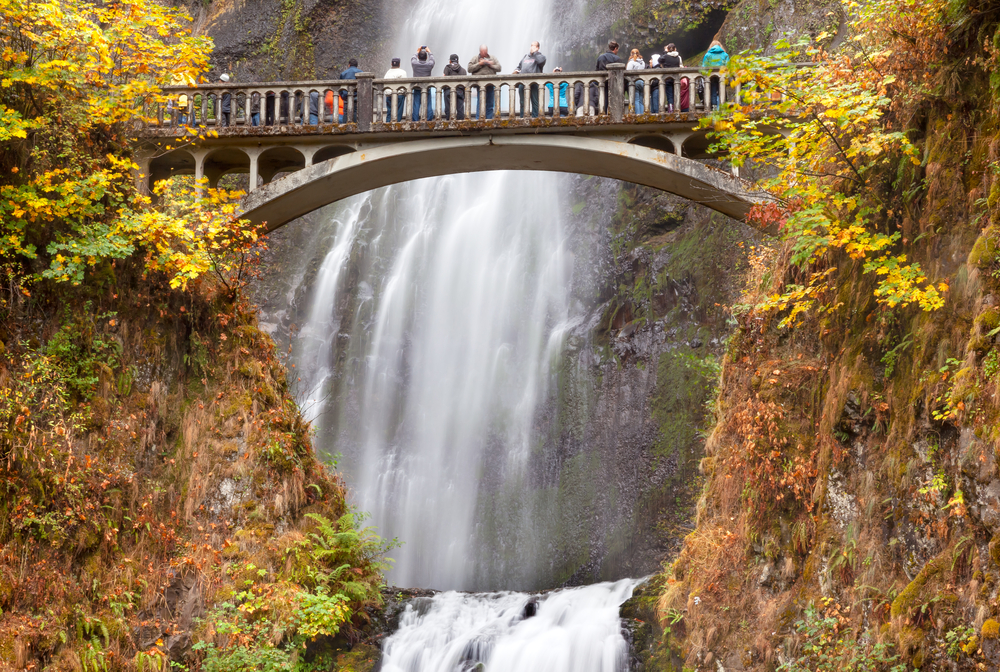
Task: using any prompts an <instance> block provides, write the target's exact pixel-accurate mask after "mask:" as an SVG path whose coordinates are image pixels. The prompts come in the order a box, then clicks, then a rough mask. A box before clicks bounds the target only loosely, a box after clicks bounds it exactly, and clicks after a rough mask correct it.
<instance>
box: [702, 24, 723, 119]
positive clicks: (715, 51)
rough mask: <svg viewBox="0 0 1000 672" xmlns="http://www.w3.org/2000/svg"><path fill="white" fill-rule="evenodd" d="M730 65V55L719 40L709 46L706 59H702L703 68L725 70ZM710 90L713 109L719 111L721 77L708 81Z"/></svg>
mask: <svg viewBox="0 0 1000 672" xmlns="http://www.w3.org/2000/svg"><path fill="white" fill-rule="evenodd" d="M728 64H729V54H727V53H726V50H725V49H723V48H722V42H719V41H718V40H712V44H711V45H710V46H709V48H708V51H706V52H705V57H704V58H703V59H701V67H703V68H724V67H726V66H727V65H728ZM708 86H709V89H710V90H711V99H712V103H711V105H712V109H713V110H715V109H718V107H719V77H718V76H715V77H710V78H709V81H708Z"/></svg>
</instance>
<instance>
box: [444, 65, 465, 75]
mask: <svg viewBox="0 0 1000 672" xmlns="http://www.w3.org/2000/svg"><path fill="white" fill-rule="evenodd" d="M468 74H469V73H468V72H466V71H465V68H463V67H462V66H461V65H459V64H458V63H448V65H446V66H444V76H445V77H464V76H466V75H468Z"/></svg>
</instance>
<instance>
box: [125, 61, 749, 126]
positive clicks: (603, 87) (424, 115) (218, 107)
mask: <svg viewBox="0 0 1000 672" xmlns="http://www.w3.org/2000/svg"><path fill="white" fill-rule="evenodd" d="M624 67H625V66H624V65H621V64H612V65H610V66H609V69H608V70H607V71H605V72H559V73H541V74H509V75H494V76H465V77H443V76H442V77H409V78H402V79H383V78H376V77H375V76H374V75H373V74H371V73H359V74H358V79H356V80H327V81H305V82H264V83H248V84H237V83H229V84H223V83H212V84H206V85H201V86H195V87H184V86H168V87H164V93H165V94H166V95H167V97H168V102H166V103H154V104H152V105H150V106H148V107H147V109H146V110H145V115H144V116H145V118H146V119H147V124H146V127H145V132H144V133H143V134H145V135H159V136H162V135H163V131H168V132H169V130H170V129H172V130H174V131H176V133H177V134H183V133H185V126H193V127H208V128H212V129H214V130H216V131H218V132H219V133H228V132H231V131H230V129H237V128H240V127H261V128H281V129H284V130H287V129H289V128H290V127H291V128H294V127H306V126H317V127H323V128H329V127H334V128H336V129H338V130H342V131H344V132H363V133H367V132H371V131H380V130H400V127H399V126H398V124H401V123H403V124H413V123H415V122H416V123H421V122H429V121H435V120H436V121H462V120H471V119H478V120H490V119H507V120H512V119H522V120H530V119H534V118H543V119H544V118H550V119H559V118H561V117H583V118H584V119H585V123H586V121H587V120H595V121H596V118H597V117H608V118H610V120H611V121H615V122H620V121H622V120H623V118H624V117H625V116H626V115H628V114H636V113H639V112H640V111H641V112H642V114H644V115H653V116H655V117H660V118H667V117H668V116H670V115H671V114H673V113H674V112H676V111H685V112H688V113H690V114H704V113H707V112H708V111H709V109H708V107H709V101H708V98H709V96H708V91H709V88H710V86H711V83H712V82H716V83H717V85H718V88H719V93H720V100H721V102H722V103H725V102H726V100H727V98H730V97H731V98H734V99H736V100H738V99H739V96H740V82H739V81H738V80H736V79H734V78H733V77H732V76H731V75H730V74H728V73H727V72H726V71H725V70H724V69H719V68H716V69H700V68H656V69H650V70H639V71H636V70H633V71H629V72H625V70H624ZM699 91H702V92H703V93H701V94H699V93H698V92H699ZM727 92H729V95H727ZM682 93H683V94H686V97H685V98H683V99H682ZM227 100H228V107H229V110H230V111H229V113H228V117H227V116H226V115H224V114H223V107H224V105H226V101H227ZM668 100H669V101H676V105H675V108H676V109H668V106H667V101H668ZM647 118H648V117H647ZM422 125H423V124H422V123H421V126H422ZM404 128H414V126H406V127H404ZM157 131H160V132H157Z"/></svg>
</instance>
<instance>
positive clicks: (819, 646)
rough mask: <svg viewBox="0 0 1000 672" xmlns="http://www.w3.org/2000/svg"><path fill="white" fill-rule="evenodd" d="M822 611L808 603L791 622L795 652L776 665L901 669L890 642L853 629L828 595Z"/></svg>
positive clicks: (856, 671)
mask: <svg viewBox="0 0 1000 672" xmlns="http://www.w3.org/2000/svg"><path fill="white" fill-rule="evenodd" d="M824 601H825V602H826V603H827V604H826V613H821V611H820V610H819V608H818V607H817V606H816V605H815V604H813V603H810V604H809V605H807V606H806V608H805V611H804V612H803V615H802V619H801V620H799V621H797V622H796V623H795V632H796V633H798V635H799V638H800V646H799V650H798V653H797V654H796V655H795V656H793V657H792V658H791V659H790V660H788V661H787V662H785V663H783V664H782V665H780V666H779V667H778V670H780V671H781V672H881V671H883V670H889V671H891V672H905V671H906V669H907V667H906V665H904V664H902V663H900V658H899V655H898V654H895V653H893V652H892V648H893V647H892V645H890V644H887V643H884V642H875V641H874V638H873V633H871V632H864V633H855V632H854V631H852V630H851V629H850V628H849V627H847V626H846V625H845V623H844V621H845V619H844V618H843V617H842V616H840V614H839V613H838V611H837V610H836V609H835V608H831V604H830V600H829V598H826V599H825V600H824Z"/></svg>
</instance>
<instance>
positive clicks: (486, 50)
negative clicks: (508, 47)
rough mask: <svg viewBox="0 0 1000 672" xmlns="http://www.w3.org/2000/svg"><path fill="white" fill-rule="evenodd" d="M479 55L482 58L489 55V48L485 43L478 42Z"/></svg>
mask: <svg viewBox="0 0 1000 672" xmlns="http://www.w3.org/2000/svg"><path fill="white" fill-rule="evenodd" d="M479 55H480V56H482V57H483V58H486V57H487V56H489V55H490V48H489V47H487V46H486V45H485V44H480V45H479Z"/></svg>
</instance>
